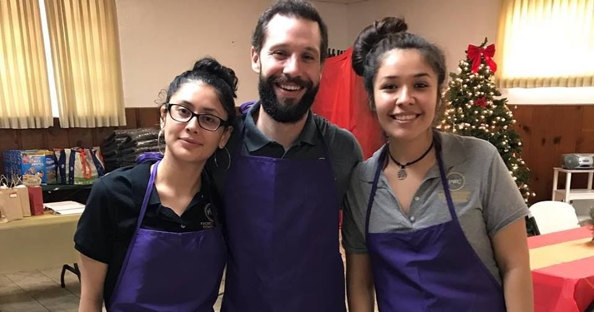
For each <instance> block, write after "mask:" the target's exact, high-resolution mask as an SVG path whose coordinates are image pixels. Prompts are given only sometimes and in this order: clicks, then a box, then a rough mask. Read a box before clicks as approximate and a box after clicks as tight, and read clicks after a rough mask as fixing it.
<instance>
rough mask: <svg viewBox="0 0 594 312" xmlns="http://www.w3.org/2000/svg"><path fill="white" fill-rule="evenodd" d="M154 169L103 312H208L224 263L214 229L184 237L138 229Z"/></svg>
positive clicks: (217, 228) (220, 238)
mask: <svg viewBox="0 0 594 312" xmlns="http://www.w3.org/2000/svg"><path fill="white" fill-rule="evenodd" d="M158 166H159V162H157V163H155V165H154V166H153V170H152V171H151V177H150V180H149V182H148V185H147V188H146V193H145V195H144V200H143V202H142V207H141V209H140V215H139V217H138V222H137V223H136V231H135V232H134V235H133V237H132V240H131V242H130V247H129V248H128V251H127V253H126V258H125V259H124V263H123V265H122V269H121V271H120V274H119V276H118V281H117V283H116V286H115V288H114V291H113V294H112V296H111V300H110V304H109V309H108V311H110V312H111V311H118V312H119V311H122V312H124V311H125V312H140V311H159V312H166V311H176V312H177V311H184V312H185V311H195V312H212V311H214V310H213V305H214V303H215V301H216V300H217V297H218V291H219V286H220V282H221V277H222V275H223V269H224V266H225V259H226V252H225V242H224V240H223V236H222V233H221V227H220V225H219V224H215V227H213V228H211V229H205V230H202V231H196V232H186V233H172V232H163V231H154V230H148V229H143V228H140V225H141V224H142V220H143V219H144V216H145V213H146V208H147V205H148V202H149V199H150V197H151V192H152V190H153V185H154V182H155V175H156V173H157V167H158ZM213 213H216V209H213ZM215 217H216V214H215ZM215 222H216V218H215Z"/></svg>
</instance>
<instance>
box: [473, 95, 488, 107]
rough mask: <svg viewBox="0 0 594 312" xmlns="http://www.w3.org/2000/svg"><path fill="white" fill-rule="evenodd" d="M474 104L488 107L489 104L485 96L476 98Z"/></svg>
mask: <svg viewBox="0 0 594 312" xmlns="http://www.w3.org/2000/svg"><path fill="white" fill-rule="evenodd" d="M474 105H476V106H480V107H487V105H488V103H487V99H485V97H484V96H481V97H480V98H478V99H476V101H474Z"/></svg>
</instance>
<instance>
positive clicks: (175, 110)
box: [166, 103, 229, 131]
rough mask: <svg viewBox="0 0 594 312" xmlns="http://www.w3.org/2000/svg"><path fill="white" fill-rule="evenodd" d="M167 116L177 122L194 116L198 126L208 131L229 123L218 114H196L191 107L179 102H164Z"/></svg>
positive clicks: (185, 120)
mask: <svg viewBox="0 0 594 312" xmlns="http://www.w3.org/2000/svg"><path fill="white" fill-rule="evenodd" d="M166 108H167V111H168V112H169V116H171V118H172V119H173V120H175V121H177V122H190V120H192V118H194V117H196V119H197V120H198V125H199V126H200V128H202V129H204V130H208V131H217V130H218V129H219V128H220V127H225V126H227V125H228V124H229V122H227V120H224V119H222V118H220V117H218V116H215V115H212V114H196V113H194V112H193V111H192V110H191V109H189V108H187V107H185V106H184V105H181V104H173V103H167V104H166Z"/></svg>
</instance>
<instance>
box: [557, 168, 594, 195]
mask: <svg viewBox="0 0 594 312" xmlns="http://www.w3.org/2000/svg"><path fill="white" fill-rule="evenodd" d="M560 172H561V173H565V189H561V190H560V189H557V185H558V183H557V182H558V180H559V173H560ZM583 173H586V174H588V186H587V188H585V189H572V188H571V176H572V175H573V174H583ZM593 180H594V170H568V169H563V168H559V167H555V168H553V194H552V200H560V201H565V202H567V203H569V202H570V201H572V200H588V199H594V190H593V189H592V184H593Z"/></svg>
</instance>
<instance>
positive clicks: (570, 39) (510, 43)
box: [497, 0, 594, 88]
mask: <svg viewBox="0 0 594 312" xmlns="http://www.w3.org/2000/svg"><path fill="white" fill-rule="evenodd" d="M500 14H501V16H500V25H499V35H498V52H497V58H498V60H499V62H498V64H499V70H498V72H497V84H498V85H499V87H502V88H535V87H590V86H594V57H592V55H594V0H502V7H501V13H500Z"/></svg>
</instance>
